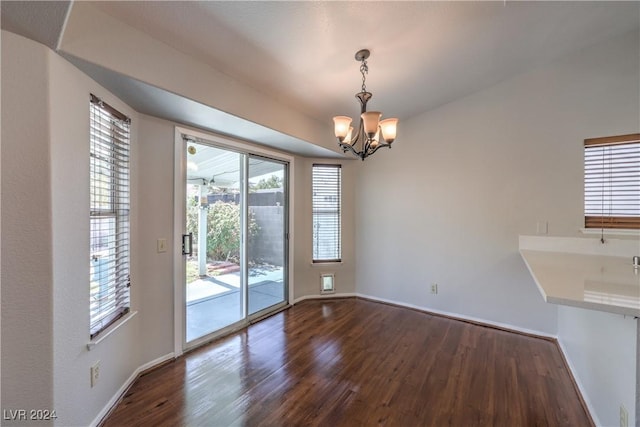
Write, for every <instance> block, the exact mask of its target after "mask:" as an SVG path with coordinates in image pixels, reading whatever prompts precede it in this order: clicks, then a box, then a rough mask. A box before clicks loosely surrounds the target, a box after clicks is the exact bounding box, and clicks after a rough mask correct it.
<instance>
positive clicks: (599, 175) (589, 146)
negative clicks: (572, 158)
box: [583, 133, 640, 230]
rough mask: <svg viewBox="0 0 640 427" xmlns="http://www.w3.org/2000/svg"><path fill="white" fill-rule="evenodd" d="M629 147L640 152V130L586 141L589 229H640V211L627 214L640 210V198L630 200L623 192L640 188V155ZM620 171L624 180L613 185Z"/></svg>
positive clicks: (585, 196)
mask: <svg viewBox="0 0 640 427" xmlns="http://www.w3.org/2000/svg"><path fill="white" fill-rule="evenodd" d="M607 148H609V149H608V150H607ZM628 149H632V150H634V149H635V150H638V152H639V153H640V133H635V134H628V135H616V136H607V137H600V138H588V139H585V140H584V162H583V165H584V182H583V183H584V194H583V195H584V198H583V201H584V226H585V229H587V230H592V229H602V230H604V229H609V230H640V212H638V213H635V212H634V213H631V214H626V212H633V211H634V210H640V200H637V198H636V200H634V198H633V197H631V199H626V197H629V196H626V195H623V194H628V193H632V195H633V194H635V193H636V192H637V191H639V190H640V174H639V172H640V156H638V155H637V154H636V153H630V154H629V152H625V150H628ZM607 156H608V157H607ZM614 156H615V157H614ZM600 157H601V158H602V160H600ZM622 161H624V162H625V163H623V162H622ZM625 168H627V169H628V168H630V169H631V170H630V171H628V170H625ZM598 169H599V170H601V172H599V171H598ZM628 172H631V174H630V175H629V173H628ZM616 173H617V174H622V175H619V177H617V178H622V179H618V180H616V181H615V182H616V184H613V182H614V178H613V175H614V174H616ZM607 174H608V178H607V176H606V175H607ZM621 183H622V185H621ZM607 185H608V186H609V188H608V189H607V188H606V186H607ZM629 188H631V190H629ZM636 188H637V189H636ZM599 192H601V194H599ZM627 203H628V204H627ZM598 205H599V206H598ZM605 205H608V210H609V211H608V212H609V214H608V215H607V214H605V211H606V208H605ZM625 211H626V212H625Z"/></svg>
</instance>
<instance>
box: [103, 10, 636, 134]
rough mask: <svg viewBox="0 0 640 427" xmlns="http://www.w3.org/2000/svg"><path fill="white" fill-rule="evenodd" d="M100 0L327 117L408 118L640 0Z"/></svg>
mask: <svg viewBox="0 0 640 427" xmlns="http://www.w3.org/2000/svg"><path fill="white" fill-rule="evenodd" d="M98 7H99V8H100V9H102V10H103V11H105V12H107V13H108V14H110V15H112V16H114V17H116V18H118V19H120V20H122V21H124V22H126V23H128V24H130V25H131V26H134V27H136V28H138V29H139V30H142V31H144V32H146V33H147V34H149V35H151V36H153V37H154V38H156V39H158V40H161V41H163V42H164V43H166V44H168V45H170V46H172V47H174V48H177V49H179V50H181V51H183V52H185V53H188V54H190V55H192V56H194V57H196V58H199V59H200V60H201V61H203V62H205V63H208V64H210V65H212V66H213V67H214V68H216V69H218V70H220V71H222V72H224V73H227V74H229V75H231V76H233V77H235V78H237V79H238V80H241V81H243V82H245V83H247V84H249V85H250V86H252V87H254V88H259V89H260V90H261V91H263V92H265V93H266V94H268V95H270V96H272V97H274V98H277V99H280V100H282V101H283V102H285V103H287V104H290V105H292V106H294V107H296V108H300V109H303V111H306V112H307V114H308V115H310V116H313V117H315V118H317V119H318V120H320V121H323V122H326V121H327V120H329V121H330V119H331V117H332V116H334V115H337V114H345V115H354V114H355V113H357V112H358V108H359V107H358V104H357V101H356V100H355V99H354V98H353V94H355V93H356V92H358V91H359V89H360V83H361V81H360V79H361V77H360V73H359V70H358V68H359V64H358V63H357V62H356V61H355V59H354V54H355V52H356V51H357V50H359V49H362V48H369V49H370V50H371V52H372V54H371V58H370V60H369V68H370V69H369V76H368V79H367V87H368V89H369V90H370V91H371V92H372V93H373V94H374V97H373V100H372V101H371V103H370V109H378V110H381V111H383V112H384V113H385V116H386V117H388V116H389V115H393V116H397V117H400V118H401V119H403V118H408V117H411V116H414V115H416V114H419V113H421V112H423V111H426V110H429V109H431V108H434V107H436V106H438V105H442V104H444V103H447V102H450V101H452V100H455V99H457V98H459V97H463V96H465V95H468V94H470V93H473V92H476V91H478V90H481V89H483V88H485V87H488V86H490V85H492V84H495V83H497V82H499V81H501V80H504V79H506V78H509V77H511V76H514V75H515V74H518V73H521V72H523V71H526V70H528V69H531V68H532V67H535V66H537V65H540V64H542V63H544V62H547V61H550V60H552V59H554V58H556V57H559V56H561V55H563V54H566V53H568V52H571V51H574V50H577V49H579V48H581V47H585V46H588V45H590V44H593V43H595V42H597V41H599V40H602V39H605V38H607V37H611V36H614V35H616V34H618V33H622V32H624V31H628V30H631V29H633V28H637V27H638V26H639V22H640V3H638V2H620V3H614V2H511V1H508V2H502V1H499V2H482V1H476V2H428V1H423V2H395V1H394V2H360V1H352V2H325V1H322V2H319V1H304V2H244V1H210V2H147V1H138V2H136V1H134V2H100V3H99V4H98Z"/></svg>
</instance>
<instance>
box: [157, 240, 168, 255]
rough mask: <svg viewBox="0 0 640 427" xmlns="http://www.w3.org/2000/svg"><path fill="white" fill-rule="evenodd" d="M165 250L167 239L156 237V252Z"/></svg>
mask: <svg viewBox="0 0 640 427" xmlns="http://www.w3.org/2000/svg"><path fill="white" fill-rule="evenodd" d="M162 252H167V239H158V253H162Z"/></svg>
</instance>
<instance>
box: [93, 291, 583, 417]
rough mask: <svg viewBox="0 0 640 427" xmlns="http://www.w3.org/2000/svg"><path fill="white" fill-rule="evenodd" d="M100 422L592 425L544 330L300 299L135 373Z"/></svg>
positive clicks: (367, 304) (355, 303) (370, 305)
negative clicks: (537, 334)
mask: <svg viewBox="0 0 640 427" xmlns="http://www.w3.org/2000/svg"><path fill="white" fill-rule="evenodd" d="M103 425H104V426H179V425H183V426H303V425H304V426H374V425H386V426H403V427H408V426H589V425H593V424H592V421H591V419H590V417H589V416H588V414H587V413H586V412H585V410H584V408H583V406H582V404H581V402H580V398H579V395H578V394H577V392H576V390H575V388H574V385H573V383H572V380H571V377H570V375H569V373H568V371H567V368H566V366H565V364H564V361H563V359H562V355H561V354H560V352H559V350H558V348H557V346H556V344H555V343H554V342H552V341H548V340H544V339H539V338H534V337H529V336H525V335H521V334H516V333H511V332H506V331H501V330H497V329H493V328H488V327H483V326H478V325H473V324H470V323H466V322H461V321H456V320H452V319H447V318H444V317H440V316H433V315H429V314H425V313H421V312H418V311H414V310H409V309H405V308H400V307H394V306H390V305H386V304H380V303H375V302H371V301H367V300H362V299H355V298H351V299H341V300H322V301H305V302H302V303H300V304H297V305H296V306H294V307H292V308H290V309H289V310H285V311H284V312H281V313H279V314H277V315H275V316H272V317H270V318H268V319H265V320H263V321H261V322H259V323H257V324H254V325H252V326H250V327H249V328H247V329H245V330H243V331H240V332H238V333H235V334H233V335H231V336H229V337H227V338H224V339H222V340H219V341H217V342H214V343H213V344H210V345H207V346H206V347H203V348H200V349H198V350H196V351H194V352H191V353H189V354H187V355H185V356H184V357H182V358H179V359H178V360H176V361H175V362H172V363H169V364H167V365H165V366H163V367H161V368H158V369H156V370H154V371H151V372H150V373H148V374H146V375H144V376H142V377H140V378H139V379H138V380H137V381H136V383H135V384H134V385H133V386H132V387H131V388H130V390H129V391H128V392H127V393H126V395H125V396H124V398H123V400H122V402H121V403H120V404H119V405H118V406H117V407H116V409H115V410H114V411H113V412H112V414H111V415H110V416H109V417H108V418H107V419H106V420H105V422H104V423H103Z"/></svg>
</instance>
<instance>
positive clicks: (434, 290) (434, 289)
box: [431, 283, 438, 295]
mask: <svg viewBox="0 0 640 427" xmlns="http://www.w3.org/2000/svg"><path fill="white" fill-rule="evenodd" d="M431 293H432V294H434V295H435V294H437V293H438V284H437V283H432V284H431Z"/></svg>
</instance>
